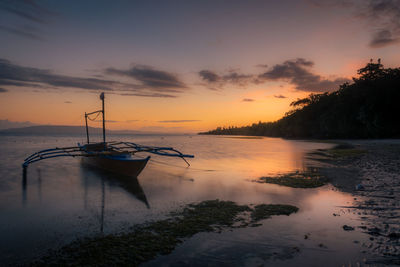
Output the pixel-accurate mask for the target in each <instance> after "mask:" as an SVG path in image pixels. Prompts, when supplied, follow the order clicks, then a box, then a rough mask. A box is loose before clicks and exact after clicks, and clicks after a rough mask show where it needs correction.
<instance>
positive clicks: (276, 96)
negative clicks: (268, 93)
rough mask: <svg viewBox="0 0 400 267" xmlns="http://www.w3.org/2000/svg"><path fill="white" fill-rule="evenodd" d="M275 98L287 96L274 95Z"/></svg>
mask: <svg viewBox="0 0 400 267" xmlns="http://www.w3.org/2000/svg"><path fill="white" fill-rule="evenodd" d="M274 97H275V98H287V96H284V95H274Z"/></svg>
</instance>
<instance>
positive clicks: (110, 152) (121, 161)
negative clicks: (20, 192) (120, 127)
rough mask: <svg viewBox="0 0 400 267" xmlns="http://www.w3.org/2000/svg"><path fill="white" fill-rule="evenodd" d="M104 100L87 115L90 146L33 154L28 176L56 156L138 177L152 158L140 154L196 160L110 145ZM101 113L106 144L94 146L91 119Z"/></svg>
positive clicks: (124, 144) (132, 146) (148, 148)
mask: <svg viewBox="0 0 400 267" xmlns="http://www.w3.org/2000/svg"><path fill="white" fill-rule="evenodd" d="M100 99H101V100H102V109H101V110H98V111H94V112H90V113H85V122H86V137H87V144H85V145H80V144H78V146H75V147H61V148H59V147H56V148H51V149H45V150H41V151H38V152H36V153H33V154H32V155H30V156H29V157H27V158H26V159H25V160H24V163H23V164H22V166H23V171H24V175H25V174H26V169H27V167H28V165H29V164H31V163H34V162H37V161H40V160H43V159H49V158H56V157H83V158H86V159H87V162H88V163H90V164H92V165H94V166H97V167H98V168H101V169H106V170H108V171H112V172H116V173H120V174H123V175H130V176H134V177H135V176H138V175H139V174H140V172H141V171H142V170H143V169H144V167H145V166H146V164H147V162H148V160H149V159H150V156H147V157H140V156H138V155H137V154H139V153H143V152H147V153H152V154H156V155H160V156H169V157H179V158H181V159H183V160H184V161H185V162H186V163H187V164H188V165H189V163H188V162H187V161H186V159H185V158H193V157H194V156H193V155H186V154H182V153H181V152H179V151H178V150H176V149H174V148H172V147H155V146H143V145H139V144H135V143H132V142H106V135H105V116H104V113H105V112H104V93H101V95H100ZM94 114H97V115H96V117H95V118H91V117H90V116H91V115H94ZM100 114H102V115H103V116H102V117H103V120H102V121H103V142H100V143H90V140H89V128H88V119H89V120H92V121H95V120H96V119H97V117H98V116H99V115H100Z"/></svg>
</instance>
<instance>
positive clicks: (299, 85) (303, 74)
mask: <svg viewBox="0 0 400 267" xmlns="http://www.w3.org/2000/svg"><path fill="white" fill-rule="evenodd" d="M313 66H314V62H312V61H309V60H306V59H303V58H297V59H295V60H287V61H285V62H283V63H282V64H276V65H274V66H272V68H271V69H270V70H268V71H267V72H265V73H263V74H260V75H259V76H258V78H259V79H260V80H265V81H279V80H285V81H288V82H289V83H291V84H293V85H295V88H296V89H297V90H300V91H306V92H325V91H331V90H335V89H337V88H338V86H339V85H341V84H343V83H345V82H348V81H350V80H349V79H347V78H336V79H334V80H328V79H325V78H323V77H322V76H320V75H318V74H315V73H313V72H312V71H311V68H312V67H313Z"/></svg>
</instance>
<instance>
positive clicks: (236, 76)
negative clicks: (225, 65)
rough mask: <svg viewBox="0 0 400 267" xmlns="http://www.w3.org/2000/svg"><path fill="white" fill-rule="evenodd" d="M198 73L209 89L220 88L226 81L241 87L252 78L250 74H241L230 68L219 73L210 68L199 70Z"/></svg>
mask: <svg viewBox="0 0 400 267" xmlns="http://www.w3.org/2000/svg"><path fill="white" fill-rule="evenodd" d="M198 75H199V76H200V78H201V80H202V81H203V82H206V85H207V86H208V88H209V89H211V90H220V89H222V88H223V87H224V86H225V85H226V84H228V83H229V84H233V85H236V86H242V87H243V86H246V85H247V84H248V83H249V82H251V81H252V79H253V78H254V76H253V75H251V74H241V73H239V72H238V71H237V70H230V71H228V72H227V73H225V74H221V75H220V74H217V73H216V72H215V71H212V70H201V71H199V72H198Z"/></svg>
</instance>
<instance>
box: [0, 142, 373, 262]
mask: <svg viewBox="0 0 400 267" xmlns="http://www.w3.org/2000/svg"><path fill="white" fill-rule="evenodd" d="M98 139H99V141H100V136H99V137H98ZM108 139H109V140H110V141H111V140H114V141H128V142H134V143H137V144H143V145H153V146H168V147H174V148H176V149H178V150H179V151H181V152H182V153H184V154H193V155H194V158H193V159H188V162H189V163H190V166H188V165H187V164H186V163H185V162H184V161H183V160H181V159H180V158H170V157H162V156H157V155H152V156H151V159H150V161H149V163H148V165H147V166H146V168H145V169H144V170H143V172H142V173H141V174H140V175H139V176H138V177H137V178H134V177H132V178H131V179H118V178H116V177H115V176H114V175H113V174H110V173H105V172H102V171H99V170H98V169H93V168H90V167H88V166H87V165H85V164H83V163H82V162H81V159H80V158H72V157H59V158H53V159H47V160H43V161H39V162H36V163H33V164H32V165H30V166H29V167H28V169H27V175H26V183H24V181H23V171H22V163H23V161H24V159H25V158H26V157H27V156H29V155H30V154H32V153H34V152H36V151H39V150H42V149H47V148H53V147H69V146H75V145H76V144H77V143H84V142H85V139H84V136H62V135H57V136H49V135H40V136H34V135H18V136H12V135H0V237H1V238H0V265H18V264H29V263H30V262H32V261H34V260H35V259H38V258H40V257H42V256H44V255H47V254H48V253H51V250H54V249H59V248H61V247H62V246H64V245H67V244H69V243H71V242H73V241H74V240H77V239H81V238H85V237H95V236H99V235H107V234H115V233H121V232H126V231H129V230H130V229H132V227H134V226H135V225H138V224H143V223H146V222H150V221H154V220H159V219H163V218H166V217H168V214H169V213H170V212H173V211H176V210H179V209H181V208H182V207H183V206H185V205H186V204H190V203H197V202H200V201H204V200H214V199H219V200H229V201H234V202H236V203H238V204H246V205H249V204H262V203H264V204H290V205H295V206H297V207H298V208H299V211H298V212H297V213H295V214H291V215H290V216H273V217H272V218H270V219H266V220H264V221H262V222H261V223H262V225H261V226H259V227H248V228H240V229H227V230H224V231H222V232H221V233H198V234H196V235H194V236H193V237H191V238H189V239H187V240H185V242H183V243H181V244H179V245H178V246H177V247H176V248H175V250H174V251H173V252H172V253H171V254H169V255H162V256H158V257H157V258H155V259H154V260H151V261H149V262H147V263H144V264H143V266H342V265H346V266H347V265H349V264H350V265H355V266H356V265H357V264H359V263H362V261H363V259H364V254H363V248H362V244H363V243H364V242H365V241H366V238H367V237H366V235H365V234H363V233H361V231H359V230H358V229H357V227H356V226H357V225H360V215H359V214H355V213H353V212H352V211H351V210H349V209H346V208H343V207H344V206H352V204H353V201H354V197H353V196H352V195H351V194H348V193H345V192H341V191H340V190H338V189H337V188H335V187H334V186H332V185H330V184H328V185H325V186H322V187H319V188H314V189H300V188H290V187H284V186H279V185H274V184H265V183H258V182H256V181H257V179H259V178H260V177H263V176H276V175H281V174H285V173H290V172H293V171H304V170H307V169H309V168H313V166H318V164H319V163H318V162H315V161H313V160H311V159H309V158H308V156H307V155H308V153H309V152H312V151H315V150H316V149H326V148H330V147H332V146H333V144H330V143H324V142H312V141H301V140H285V139H281V138H266V137H241V136H209V135H149V136H145V135H111V136H109V137H108ZM343 225H350V226H353V227H355V228H356V230H355V231H344V230H343Z"/></svg>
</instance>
